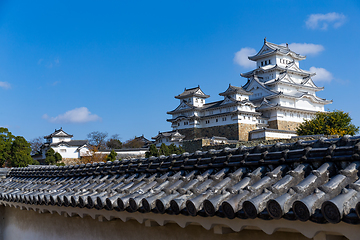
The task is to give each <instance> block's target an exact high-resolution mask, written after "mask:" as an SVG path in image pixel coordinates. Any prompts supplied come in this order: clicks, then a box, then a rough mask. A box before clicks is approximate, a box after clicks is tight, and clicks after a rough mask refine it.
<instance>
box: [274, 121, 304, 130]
mask: <svg viewBox="0 0 360 240" xmlns="http://www.w3.org/2000/svg"><path fill="white" fill-rule="evenodd" d="M299 125H300V123H298V122H290V121H279V120H275V121H269V128H273V129H279V130H290V131H296V128H297V127H298V126H299Z"/></svg>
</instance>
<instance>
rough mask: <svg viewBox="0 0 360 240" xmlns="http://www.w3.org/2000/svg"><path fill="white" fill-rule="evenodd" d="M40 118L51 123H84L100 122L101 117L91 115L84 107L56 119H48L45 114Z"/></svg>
mask: <svg viewBox="0 0 360 240" xmlns="http://www.w3.org/2000/svg"><path fill="white" fill-rule="evenodd" d="M42 118H43V119H46V120H48V121H49V122H52V123H86V122H96V121H101V117H99V116H98V115H96V114H91V112H90V111H89V110H88V109H87V108H86V107H80V108H75V109H73V110H70V111H67V112H66V113H64V114H60V115H58V116H56V117H49V116H48V115H47V114H44V115H43V116H42Z"/></svg>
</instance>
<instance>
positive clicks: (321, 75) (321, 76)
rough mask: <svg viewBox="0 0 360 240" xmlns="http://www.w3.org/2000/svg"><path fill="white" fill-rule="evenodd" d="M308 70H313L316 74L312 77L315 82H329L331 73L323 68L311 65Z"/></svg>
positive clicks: (331, 78)
mask: <svg viewBox="0 0 360 240" xmlns="http://www.w3.org/2000/svg"><path fill="white" fill-rule="evenodd" d="M309 71H310V72H315V73H316V75H315V76H313V77H312V79H313V80H314V81H315V82H331V80H333V78H334V77H333V75H332V73H331V72H329V71H328V70H326V69H325V68H317V67H311V68H310V70H309Z"/></svg>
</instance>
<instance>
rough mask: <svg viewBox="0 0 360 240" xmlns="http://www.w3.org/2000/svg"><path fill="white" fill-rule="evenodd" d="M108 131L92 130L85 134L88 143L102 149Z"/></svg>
mask: <svg viewBox="0 0 360 240" xmlns="http://www.w3.org/2000/svg"><path fill="white" fill-rule="evenodd" d="M107 136H108V133H107V132H99V131H94V132H91V133H89V134H88V135H87V138H88V140H89V144H90V145H93V146H96V148H97V149H103V148H105V144H106V141H105V139H106V138H107Z"/></svg>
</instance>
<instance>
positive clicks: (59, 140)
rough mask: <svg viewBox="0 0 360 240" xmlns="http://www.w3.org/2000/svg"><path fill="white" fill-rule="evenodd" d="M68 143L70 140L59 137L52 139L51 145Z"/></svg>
mask: <svg viewBox="0 0 360 240" xmlns="http://www.w3.org/2000/svg"><path fill="white" fill-rule="evenodd" d="M69 141H71V138H67V137H61V138H59V137H53V138H52V141H51V142H52V143H58V142H69Z"/></svg>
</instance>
